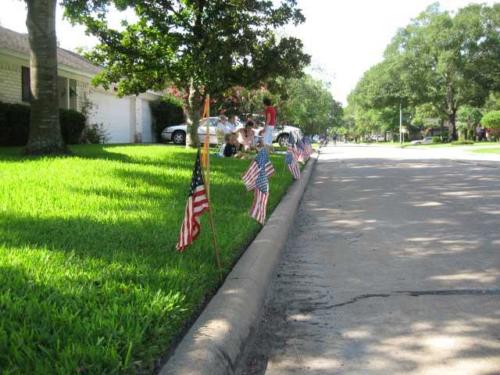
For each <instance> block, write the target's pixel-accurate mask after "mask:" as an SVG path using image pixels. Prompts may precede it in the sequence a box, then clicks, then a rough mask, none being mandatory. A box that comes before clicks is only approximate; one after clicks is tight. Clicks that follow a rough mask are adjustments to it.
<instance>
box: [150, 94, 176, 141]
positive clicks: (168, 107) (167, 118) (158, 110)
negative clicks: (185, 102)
mask: <svg viewBox="0 0 500 375" xmlns="http://www.w3.org/2000/svg"><path fill="white" fill-rule="evenodd" d="M150 105H151V112H152V114H153V118H154V133H155V136H156V139H157V140H158V141H160V140H161V132H162V131H163V129H165V127H167V126H170V125H179V124H182V123H183V122H184V120H185V119H184V111H183V109H182V102H181V101H180V100H179V99H177V98H174V97H170V96H166V97H164V98H162V99H161V100H159V101H156V102H153V103H151V104H150Z"/></svg>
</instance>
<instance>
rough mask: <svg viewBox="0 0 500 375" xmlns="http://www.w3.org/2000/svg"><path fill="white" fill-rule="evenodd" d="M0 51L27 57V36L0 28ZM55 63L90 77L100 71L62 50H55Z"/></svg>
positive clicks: (80, 58) (82, 58) (28, 47)
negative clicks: (4, 50) (3, 50)
mask: <svg viewBox="0 0 500 375" xmlns="http://www.w3.org/2000/svg"><path fill="white" fill-rule="evenodd" d="M0 49H6V50H9V51H12V52H17V53H20V54H23V55H26V57H29V53H30V46H29V40H28V34H22V33H18V32H15V31H12V30H10V29H6V28H5V27H2V26H0ZM57 62H58V64H59V65H65V66H67V67H70V68H73V69H76V70H78V71H79V72H82V73H87V74H92V75H93V74H96V73H98V72H99V71H100V70H101V69H100V68H99V67H97V66H95V65H93V64H91V63H90V62H89V61H88V60H86V59H85V58H84V57H82V56H80V55H78V54H77V53H74V52H71V51H68V50H66V49H64V48H57Z"/></svg>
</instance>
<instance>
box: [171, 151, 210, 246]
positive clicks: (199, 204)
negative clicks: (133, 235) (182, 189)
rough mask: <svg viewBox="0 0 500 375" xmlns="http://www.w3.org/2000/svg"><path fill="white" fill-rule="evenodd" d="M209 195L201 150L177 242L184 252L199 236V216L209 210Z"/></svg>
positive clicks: (197, 157) (195, 165) (197, 158)
mask: <svg viewBox="0 0 500 375" xmlns="http://www.w3.org/2000/svg"><path fill="white" fill-rule="evenodd" d="M208 209H209V204H208V197H207V192H206V189H205V183H204V181H203V174H202V172H201V165H200V150H198V154H197V155H196V162H195V164H194V170H193V178H192V179H191V187H190V190H189V195H188V200H187V203H186V210H185V213H184V221H183V222H182V226H181V232H180V234H179V242H178V243H177V250H178V251H180V252H182V251H184V250H185V249H186V247H188V246H189V245H191V243H192V242H193V241H194V240H195V239H196V237H198V234H199V233H200V219H199V217H200V216H201V215H202V214H203V213H204V212H205V211H208Z"/></svg>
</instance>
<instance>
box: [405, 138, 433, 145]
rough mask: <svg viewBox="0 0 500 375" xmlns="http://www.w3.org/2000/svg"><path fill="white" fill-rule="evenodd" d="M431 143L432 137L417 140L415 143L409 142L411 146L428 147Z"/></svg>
mask: <svg viewBox="0 0 500 375" xmlns="http://www.w3.org/2000/svg"><path fill="white" fill-rule="evenodd" d="M431 143H432V137H425V138H423V139H417V140H415V141H411V142H410V144H411V145H428V144H431Z"/></svg>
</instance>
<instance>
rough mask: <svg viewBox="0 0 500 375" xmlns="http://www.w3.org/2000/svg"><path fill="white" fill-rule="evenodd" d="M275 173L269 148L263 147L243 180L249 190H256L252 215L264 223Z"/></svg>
mask: <svg viewBox="0 0 500 375" xmlns="http://www.w3.org/2000/svg"><path fill="white" fill-rule="evenodd" d="M273 174H274V167H273V165H272V164H271V162H270V161H269V155H268V153H267V150H266V149H265V148H263V149H262V150H260V151H259V153H258V154H257V157H256V158H255V160H254V161H253V162H252V164H250V167H249V168H248V170H247V171H246V173H245V174H244V175H243V182H244V184H245V186H246V188H247V191H250V190H253V191H254V197H253V203H252V208H251V209H250V216H251V217H252V218H254V219H255V220H257V221H258V222H259V223H261V224H262V225H264V223H265V221H266V209H267V201H268V199H269V177H271V176H272V175H273Z"/></svg>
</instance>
